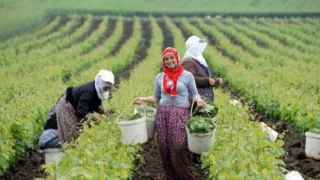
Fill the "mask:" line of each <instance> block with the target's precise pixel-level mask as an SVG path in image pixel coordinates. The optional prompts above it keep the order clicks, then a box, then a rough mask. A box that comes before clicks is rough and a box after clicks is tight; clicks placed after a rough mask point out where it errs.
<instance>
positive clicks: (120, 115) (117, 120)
mask: <svg viewBox="0 0 320 180" xmlns="http://www.w3.org/2000/svg"><path fill="white" fill-rule="evenodd" d="M130 106H132V103H130V104H129V106H128V107H126V108H125V109H124V110H123V111H122V113H121V114H120V115H119V117H118V118H117V122H119V118H120V117H121V116H122V115H123V113H124V112H126V111H127V109H128V108H129V107H130Z"/></svg>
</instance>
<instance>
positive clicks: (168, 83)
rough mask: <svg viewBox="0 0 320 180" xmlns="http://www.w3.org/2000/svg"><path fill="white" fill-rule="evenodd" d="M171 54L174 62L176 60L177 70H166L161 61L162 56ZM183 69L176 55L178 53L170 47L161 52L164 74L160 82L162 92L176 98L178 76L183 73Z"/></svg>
mask: <svg viewBox="0 0 320 180" xmlns="http://www.w3.org/2000/svg"><path fill="white" fill-rule="evenodd" d="M168 54H172V55H173V56H174V57H175V58H176V60H177V68H176V69H168V68H167V67H166V66H165V64H164V61H163V58H164V56H166V55H168ZM183 70H184V69H183V67H182V65H181V63H180V57H179V54H178V51H177V50H176V49H174V48H172V47H168V48H166V49H165V50H164V51H163V52H162V72H163V73H164V76H163V80H162V87H163V89H164V91H165V92H166V93H168V94H170V95H171V96H176V95H178V92H177V81H178V78H179V76H180V75H181V74H182V72H183Z"/></svg>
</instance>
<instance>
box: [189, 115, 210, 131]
mask: <svg viewBox="0 0 320 180" xmlns="http://www.w3.org/2000/svg"><path fill="white" fill-rule="evenodd" d="M187 127H188V129H189V131H190V132H191V133H201V134H205V133H209V132H212V131H213V129H214V128H215V125H214V124H213V121H212V120H211V119H210V118H205V117H201V116H193V117H192V118H191V119H190V120H189V121H188V123H187Z"/></svg>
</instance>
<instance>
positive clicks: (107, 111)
mask: <svg viewBox="0 0 320 180" xmlns="http://www.w3.org/2000/svg"><path fill="white" fill-rule="evenodd" d="M103 113H104V114H106V115H108V114H112V113H113V111H112V109H111V108H105V109H104V110H103Z"/></svg>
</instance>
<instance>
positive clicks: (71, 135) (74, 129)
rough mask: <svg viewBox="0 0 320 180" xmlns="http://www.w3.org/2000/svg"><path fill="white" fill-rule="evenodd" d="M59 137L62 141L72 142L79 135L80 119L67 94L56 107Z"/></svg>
mask: <svg viewBox="0 0 320 180" xmlns="http://www.w3.org/2000/svg"><path fill="white" fill-rule="evenodd" d="M56 114H57V124H58V130H59V139H60V141H61V143H64V142H70V141H71V140H72V139H76V138H77V137H78V136H79V128H80V124H79V120H78V118H77V117H76V111H75V109H74V108H73V106H72V105H71V104H70V103H69V102H68V101H67V100H66V95H64V96H62V97H61V99H60V100H59V102H58V105H57V107H56Z"/></svg>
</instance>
